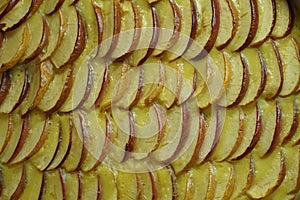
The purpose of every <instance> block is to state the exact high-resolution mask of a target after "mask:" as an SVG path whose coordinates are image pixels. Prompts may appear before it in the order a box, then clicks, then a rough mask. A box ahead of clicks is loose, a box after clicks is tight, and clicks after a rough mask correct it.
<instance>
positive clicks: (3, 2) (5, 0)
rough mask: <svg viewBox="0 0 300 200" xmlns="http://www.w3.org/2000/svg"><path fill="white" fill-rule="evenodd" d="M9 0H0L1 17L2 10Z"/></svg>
mask: <svg viewBox="0 0 300 200" xmlns="http://www.w3.org/2000/svg"><path fill="white" fill-rule="evenodd" d="M10 2H11V1H10V0H4V1H1V3H0V13H1V14H0V16H1V17H2V13H3V12H4V10H5V8H6V7H7V6H8V5H9V3H10ZM1 17H0V18H1Z"/></svg>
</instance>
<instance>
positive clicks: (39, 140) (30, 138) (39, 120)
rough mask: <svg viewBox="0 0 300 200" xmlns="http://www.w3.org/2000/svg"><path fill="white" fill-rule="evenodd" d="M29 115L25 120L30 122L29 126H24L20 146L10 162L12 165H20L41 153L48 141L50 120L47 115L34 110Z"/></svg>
mask: <svg viewBox="0 0 300 200" xmlns="http://www.w3.org/2000/svg"><path fill="white" fill-rule="evenodd" d="M28 115H29V116H26V118H25V119H24V120H28V125H27V126H25V127H24V126H23V130H22V134H21V137H20V140H19V142H18V146H17V148H16V149H15V151H14V154H13V155H12V157H11V158H10V160H9V163H10V164H15V163H20V162H23V161H24V160H25V159H28V158H30V157H31V156H32V155H33V154H35V153H36V152H37V151H39V149H40V148H41V147H42V145H43V143H44V141H45V139H46V136H47V123H48V118H47V116H46V115H45V113H42V112H41V111H39V110H34V111H32V112H30V113H29V114H28ZM27 117H28V119H27Z"/></svg>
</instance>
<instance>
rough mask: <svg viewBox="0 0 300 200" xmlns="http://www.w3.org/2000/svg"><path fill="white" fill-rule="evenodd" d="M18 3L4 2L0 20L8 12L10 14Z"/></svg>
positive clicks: (14, 0)
mask: <svg viewBox="0 0 300 200" xmlns="http://www.w3.org/2000/svg"><path fill="white" fill-rule="evenodd" d="M18 2H19V1H17V0H13V1H11V0H8V1H4V2H3V5H2V6H1V14H0V19H1V18H2V17H3V16H4V15H6V14H7V13H8V12H10V11H11V10H12V9H13V8H14V7H15V6H16V5H17V3H18Z"/></svg>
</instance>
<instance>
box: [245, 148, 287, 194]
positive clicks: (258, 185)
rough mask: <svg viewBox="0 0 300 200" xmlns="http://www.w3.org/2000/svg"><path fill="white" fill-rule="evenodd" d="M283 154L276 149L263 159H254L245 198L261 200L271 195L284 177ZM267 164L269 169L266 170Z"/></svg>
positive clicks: (284, 163)
mask: <svg viewBox="0 0 300 200" xmlns="http://www.w3.org/2000/svg"><path fill="white" fill-rule="evenodd" d="M285 157H286V156H285V154H284V152H283V151H282V150H280V149H276V150H275V151H274V152H273V153H272V154H270V155H269V156H268V157H266V158H265V159H260V158H258V157H254V160H255V174H254V177H253V182H252V184H251V186H250V188H249V189H248V190H247V196H248V197H249V198H252V199H262V198H265V197H267V196H269V195H270V194H272V193H273V192H274V191H275V190H276V189H277V188H278V187H279V186H280V185H281V184H282V182H283V180H284V177H285V176H286V161H285ZM266 163H269V164H270V166H272V167H269V168H266Z"/></svg>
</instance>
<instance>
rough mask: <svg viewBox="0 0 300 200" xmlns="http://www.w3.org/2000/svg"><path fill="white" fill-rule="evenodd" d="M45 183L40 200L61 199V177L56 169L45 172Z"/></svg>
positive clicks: (63, 192) (63, 194)
mask: <svg viewBox="0 0 300 200" xmlns="http://www.w3.org/2000/svg"><path fill="white" fill-rule="evenodd" d="M44 173H45V175H44V176H45V183H44V188H43V193H42V195H41V199H63V198H65V191H64V190H63V187H64V185H63V177H62V176H61V174H60V172H59V170H58V169H56V170H52V171H45V172H44Z"/></svg>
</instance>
